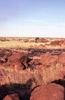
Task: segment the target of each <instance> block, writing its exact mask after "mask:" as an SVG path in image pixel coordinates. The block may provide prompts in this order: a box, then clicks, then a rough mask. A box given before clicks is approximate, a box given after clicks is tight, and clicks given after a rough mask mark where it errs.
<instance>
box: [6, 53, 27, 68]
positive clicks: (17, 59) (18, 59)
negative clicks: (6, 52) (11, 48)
mask: <svg viewBox="0 0 65 100" xmlns="http://www.w3.org/2000/svg"><path fill="white" fill-rule="evenodd" d="M6 65H9V66H14V67H15V66H16V67H17V68H18V67H19V68H20V69H26V68H27V67H28V64H27V54H24V53H21V52H14V53H13V54H12V56H10V57H9V58H8V62H7V63H6Z"/></svg>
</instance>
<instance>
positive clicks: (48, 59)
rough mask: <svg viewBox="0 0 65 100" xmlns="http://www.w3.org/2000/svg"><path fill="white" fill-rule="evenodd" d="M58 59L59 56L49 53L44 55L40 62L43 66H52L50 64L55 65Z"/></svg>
mask: <svg viewBox="0 0 65 100" xmlns="http://www.w3.org/2000/svg"><path fill="white" fill-rule="evenodd" d="M57 59H58V56H56V55H51V53H49V52H47V53H45V54H43V55H41V56H40V62H41V63H42V64H43V65H50V64H54V63H55V62H56V61H57Z"/></svg>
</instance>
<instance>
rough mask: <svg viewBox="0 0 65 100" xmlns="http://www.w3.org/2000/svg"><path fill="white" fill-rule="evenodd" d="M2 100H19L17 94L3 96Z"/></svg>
mask: <svg viewBox="0 0 65 100" xmlns="http://www.w3.org/2000/svg"><path fill="white" fill-rule="evenodd" d="M3 100H20V99H19V96H18V94H17V93H14V94H10V95H7V96H5V98H4V99H3Z"/></svg>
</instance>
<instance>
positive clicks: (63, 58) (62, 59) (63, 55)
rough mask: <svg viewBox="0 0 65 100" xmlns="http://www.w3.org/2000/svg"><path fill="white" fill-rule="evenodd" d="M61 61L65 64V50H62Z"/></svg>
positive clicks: (59, 60)
mask: <svg viewBox="0 0 65 100" xmlns="http://www.w3.org/2000/svg"><path fill="white" fill-rule="evenodd" d="M58 62H59V63H62V64H65V52H62V53H61V54H60V56H59V59H58Z"/></svg>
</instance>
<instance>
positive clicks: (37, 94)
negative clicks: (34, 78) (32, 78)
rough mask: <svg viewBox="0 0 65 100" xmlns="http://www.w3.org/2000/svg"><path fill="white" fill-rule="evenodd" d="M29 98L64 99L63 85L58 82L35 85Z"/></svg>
mask: <svg viewBox="0 0 65 100" xmlns="http://www.w3.org/2000/svg"><path fill="white" fill-rule="evenodd" d="M30 100H64V87H62V86H61V85H58V84H47V85H42V86H39V87H37V88H36V89H35V90H34V91H33V92H32V94H31V97H30Z"/></svg>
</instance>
